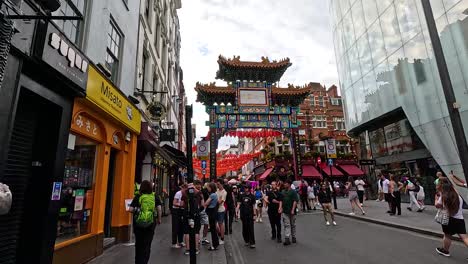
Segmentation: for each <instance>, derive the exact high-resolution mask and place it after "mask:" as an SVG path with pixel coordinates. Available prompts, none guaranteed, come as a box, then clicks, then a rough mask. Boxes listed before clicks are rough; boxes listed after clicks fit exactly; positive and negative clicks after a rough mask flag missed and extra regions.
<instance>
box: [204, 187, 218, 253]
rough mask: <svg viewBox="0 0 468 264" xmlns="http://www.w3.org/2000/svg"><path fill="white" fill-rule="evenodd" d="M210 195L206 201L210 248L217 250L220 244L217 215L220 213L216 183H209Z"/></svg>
mask: <svg viewBox="0 0 468 264" xmlns="http://www.w3.org/2000/svg"><path fill="white" fill-rule="evenodd" d="M207 190H208V192H209V194H210V196H209V197H208V199H207V200H206V201H205V204H204V206H205V211H206V214H207V215H208V221H209V224H210V233H211V246H210V247H209V248H208V250H210V251H213V250H217V249H218V246H219V237H218V233H217V232H216V222H217V215H218V195H217V194H216V191H217V188H216V184H214V183H212V182H211V183H209V184H208V188H207Z"/></svg>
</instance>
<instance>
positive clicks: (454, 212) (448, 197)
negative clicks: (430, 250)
mask: <svg viewBox="0 0 468 264" xmlns="http://www.w3.org/2000/svg"><path fill="white" fill-rule="evenodd" d="M436 189H437V192H439V193H440V194H441V195H440V196H439V198H438V200H437V201H436V204H435V206H436V208H438V209H439V212H438V214H441V216H442V215H445V216H446V217H448V222H446V223H445V222H444V221H443V220H442V218H444V217H441V218H438V217H436V221H438V222H440V224H441V225H442V231H443V232H444V238H443V240H442V247H438V248H436V252H437V253H438V254H440V255H442V256H445V257H450V245H451V244H452V236H454V235H456V234H458V236H459V237H460V238H461V239H462V240H463V243H465V246H467V247H468V235H467V234H466V227H465V220H464V217H463V199H462V198H461V196H460V195H459V194H458V193H457V191H456V190H455V188H454V187H453V185H452V184H451V183H450V181H449V180H448V179H447V178H440V179H439V182H438V185H437V187H436ZM437 219H439V220H437ZM467 260H468V259H467Z"/></svg>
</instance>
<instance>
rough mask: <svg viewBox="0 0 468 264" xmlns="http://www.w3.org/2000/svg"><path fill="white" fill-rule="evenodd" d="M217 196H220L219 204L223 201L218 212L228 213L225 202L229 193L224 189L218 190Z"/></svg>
mask: <svg viewBox="0 0 468 264" xmlns="http://www.w3.org/2000/svg"><path fill="white" fill-rule="evenodd" d="M216 195H217V196H218V203H219V202H220V201H222V203H221V204H219V206H218V212H220V213H222V212H224V211H226V208H225V207H224V202H225V201H226V197H227V192H226V190H224V189H223V190H221V191H220V190H217V191H216Z"/></svg>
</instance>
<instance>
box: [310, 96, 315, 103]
mask: <svg viewBox="0 0 468 264" xmlns="http://www.w3.org/2000/svg"><path fill="white" fill-rule="evenodd" d="M309 98H310V106H315V96H314V95H311V96H310V97H309Z"/></svg>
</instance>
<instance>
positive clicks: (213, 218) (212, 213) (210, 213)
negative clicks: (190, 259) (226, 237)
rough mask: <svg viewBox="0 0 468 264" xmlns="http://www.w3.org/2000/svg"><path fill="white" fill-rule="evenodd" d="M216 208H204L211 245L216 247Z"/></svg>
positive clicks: (217, 242)
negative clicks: (208, 225) (208, 224)
mask: <svg viewBox="0 0 468 264" xmlns="http://www.w3.org/2000/svg"><path fill="white" fill-rule="evenodd" d="M217 212H218V210H217V209H216V208H214V209H206V213H207V214H208V221H209V223H210V233H211V246H212V247H214V248H217V247H218V246H219V237H218V232H216V214H217Z"/></svg>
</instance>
